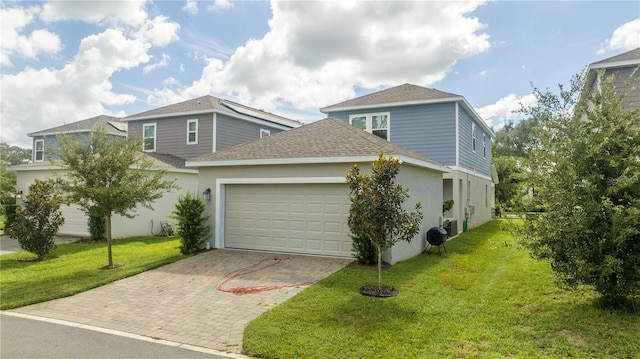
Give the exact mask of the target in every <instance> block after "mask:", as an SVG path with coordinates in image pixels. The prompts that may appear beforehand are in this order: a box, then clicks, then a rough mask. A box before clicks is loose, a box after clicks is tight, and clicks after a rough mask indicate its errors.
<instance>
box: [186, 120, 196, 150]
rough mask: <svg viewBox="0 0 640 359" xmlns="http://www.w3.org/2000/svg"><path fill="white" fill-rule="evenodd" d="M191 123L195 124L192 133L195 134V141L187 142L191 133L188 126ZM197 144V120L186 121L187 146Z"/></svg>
mask: <svg viewBox="0 0 640 359" xmlns="http://www.w3.org/2000/svg"><path fill="white" fill-rule="evenodd" d="M192 123H195V124H196V130H195V131H194V132H195V134H196V140H195V141H189V134H190V133H191V131H189V125H191V124H192ZM197 144H198V120H197V119H195V120H187V145H197Z"/></svg>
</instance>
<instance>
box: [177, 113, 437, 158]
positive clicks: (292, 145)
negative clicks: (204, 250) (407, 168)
mask: <svg viewBox="0 0 640 359" xmlns="http://www.w3.org/2000/svg"><path fill="white" fill-rule="evenodd" d="M380 151H382V152H384V153H385V155H393V156H404V157H408V158H412V159H415V160H418V161H422V162H426V163H428V164H430V165H433V166H434V167H444V165H442V164H440V163H438V162H436V161H433V160H432V159H430V158H427V157H425V156H423V155H420V154H417V153H415V152H413V151H410V150H408V149H406V148H404V147H401V146H399V145H396V144H394V143H392V142H389V141H387V140H384V139H382V138H380V137H378V136H375V135H372V134H370V133H367V132H365V131H363V130H361V129H358V128H356V127H354V126H351V125H349V124H347V123H345V122H343V121H341V120H338V119H335V118H331V117H329V118H326V119H324V120H320V121H317V122H313V123H311V124H308V125H304V126H301V127H298V128H295V129H293V130H289V131H284V132H280V133H277V134H275V135H273V136H269V137H266V138H262V139H260V140H256V141H253V142H248V143H245V144H240V145H237V146H234V147H231V148H229V149H226V150H223V151H219V152H215V153H211V154H207V155H203V156H201V157H198V158H197V159H195V160H193V161H189V162H190V164H192V165H195V166H198V165H199V164H198V162H212V161H242V160H274V159H287V158H296V159H301V158H302V159H304V158H309V159H312V158H313V159H317V158H336V157H358V156H375V157H377V156H378V155H379V154H380ZM200 165H204V166H206V164H200Z"/></svg>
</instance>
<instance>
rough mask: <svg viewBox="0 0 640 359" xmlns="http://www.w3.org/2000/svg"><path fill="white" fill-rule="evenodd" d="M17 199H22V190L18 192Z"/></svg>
mask: <svg viewBox="0 0 640 359" xmlns="http://www.w3.org/2000/svg"><path fill="white" fill-rule="evenodd" d="M16 199H22V191H18V192H16Z"/></svg>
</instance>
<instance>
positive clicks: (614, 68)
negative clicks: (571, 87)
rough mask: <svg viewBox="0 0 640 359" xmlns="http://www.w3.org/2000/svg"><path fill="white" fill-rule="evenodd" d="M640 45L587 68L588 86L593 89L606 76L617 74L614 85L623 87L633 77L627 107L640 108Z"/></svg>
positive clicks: (626, 101) (630, 108)
mask: <svg viewBox="0 0 640 359" xmlns="http://www.w3.org/2000/svg"><path fill="white" fill-rule="evenodd" d="M639 66H640V47H639V48H637V49H634V50H631V51H627V52H625V53H623V54H620V55H616V56H613V57H609V58H607V59H604V60H601V61H598V62H594V63H592V64H590V65H589V67H588V69H587V78H586V85H585V86H586V87H587V88H590V89H593V88H597V87H598V86H599V83H600V82H601V81H602V77H601V76H602V75H603V74H602V73H601V71H604V76H605V77H607V76H612V75H613V76H615V78H614V85H615V86H616V87H623V86H624V82H625V81H627V80H629V78H630V77H631V76H632V78H631V82H632V83H631V85H632V89H631V92H630V93H629V95H628V96H627V98H626V99H625V104H626V106H627V109H629V110H632V109H636V108H640V68H639Z"/></svg>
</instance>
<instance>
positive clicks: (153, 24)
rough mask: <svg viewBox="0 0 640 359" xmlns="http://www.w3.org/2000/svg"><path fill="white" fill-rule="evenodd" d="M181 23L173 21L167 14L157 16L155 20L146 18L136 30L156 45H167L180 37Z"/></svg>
mask: <svg viewBox="0 0 640 359" xmlns="http://www.w3.org/2000/svg"><path fill="white" fill-rule="evenodd" d="M179 30H180V24H178V23H177V22H171V21H169V19H168V18H167V17H166V16H162V15H161V16H156V17H155V18H154V19H153V20H146V21H145V22H144V24H143V25H142V26H141V27H140V29H139V30H138V31H137V32H136V36H139V37H141V38H143V39H145V40H147V41H149V42H151V44H152V45H154V46H167V45H168V44H169V43H171V42H173V41H176V40H178V39H179V37H178V31H179Z"/></svg>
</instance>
